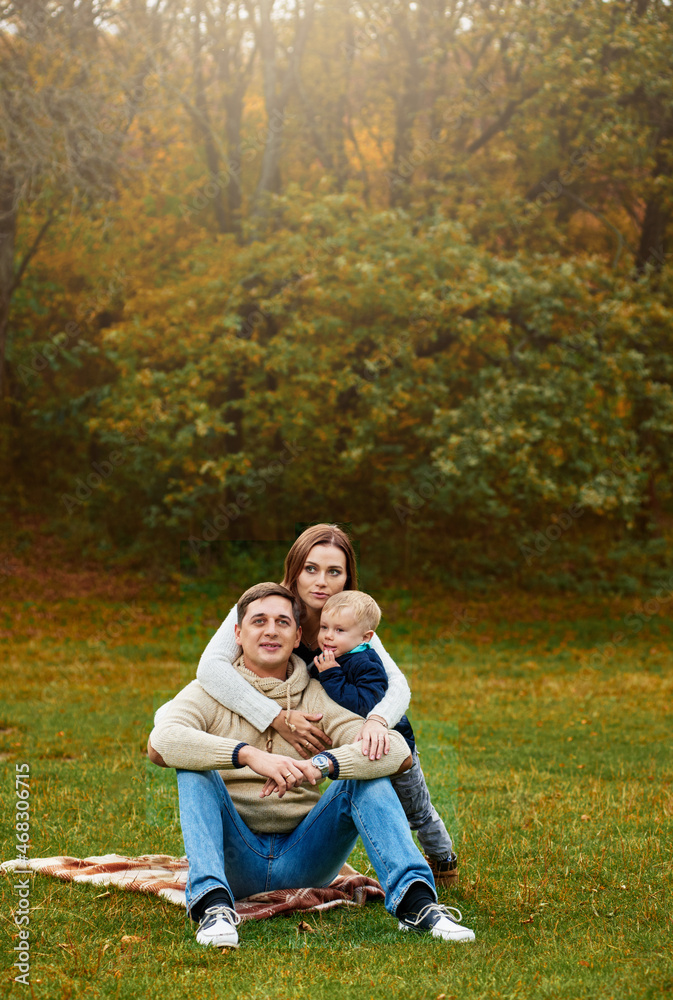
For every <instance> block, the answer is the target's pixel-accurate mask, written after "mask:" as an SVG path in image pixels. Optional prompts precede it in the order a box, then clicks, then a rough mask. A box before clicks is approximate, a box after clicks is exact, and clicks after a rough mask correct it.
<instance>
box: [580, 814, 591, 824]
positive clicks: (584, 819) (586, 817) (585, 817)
mask: <svg viewBox="0 0 673 1000" xmlns="http://www.w3.org/2000/svg"><path fill="white" fill-rule="evenodd" d="M580 819H581V820H583V821H584V822H585V823H586V821H587V820H588V819H591V817H590V816H589V813H582V815H581V816H580Z"/></svg>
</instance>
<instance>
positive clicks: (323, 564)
mask: <svg viewBox="0 0 673 1000" xmlns="http://www.w3.org/2000/svg"><path fill="white" fill-rule="evenodd" d="M345 586H346V556H345V555H344V553H343V552H342V550H341V549H340V548H339V547H338V545H314V546H313V548H312V549H311V550H310V551H309V554H308V555H307V557H306V562H305V563H304V568H303V569H302V571H301V573H300V574H299V576H298V577H297V593H298V594H299V597H300V598H301V600H302V601H303V602H304V604H305V605H306V606H307V607H309V608H313V609H314V610H315V611H322V609H323V605H324V604H325V601H326V600H327V598H328V597H331V596H332V594H338V593H340V591H342V590H343V589H344V587H345Z"/></svg>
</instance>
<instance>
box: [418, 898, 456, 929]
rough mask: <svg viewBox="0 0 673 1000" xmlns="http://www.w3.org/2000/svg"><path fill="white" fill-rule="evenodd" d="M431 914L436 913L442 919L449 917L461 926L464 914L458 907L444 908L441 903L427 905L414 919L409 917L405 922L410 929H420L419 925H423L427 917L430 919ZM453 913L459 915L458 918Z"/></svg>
mask: <svg viewBox="0 0 673 1000" xmlns="http://www.w3.org/2000/svg"><path fill="white" fill-rule="evenodd" d="M449 911H452V912H449ZM431 913H436V914H438V916H440V917H448V918H449V920H451V921H453V923H454V924H459V923H460V922H461V921H462V919H463V914H462V913H461V912H460V910H459V909H458V907H457V906H442V905H441V903H427V904H426V905H425V906H424V907H423V909H422V910H419V912H418V913H417V914H416V916H415V917H413V919H412V917H411V915H409V916H406V917H405V918H404V922H405V923H406V924H409V926H410V927H418V925H419V924H421V923H422V922H423V921H424V920H425V918H426V917H429V916H430V914H431ZM453 913H457V914H458V916H457V917H454V916H453Z"/></svg>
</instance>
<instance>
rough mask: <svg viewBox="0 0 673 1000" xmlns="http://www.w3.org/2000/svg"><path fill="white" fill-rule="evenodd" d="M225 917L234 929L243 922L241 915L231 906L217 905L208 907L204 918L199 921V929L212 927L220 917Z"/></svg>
mask: <svg viewBox="0 0 673 1000" xmlns="http://www.w3.org/2000/svg"><path fill="white" fill-rule="evenodd" d="M220 916H221V917H224V919H225V920H227V921H228V922H229V923H230V924H231V925H232V927H238V925H239V924H240V922H241V919H242V918H241V915H240V913H237V912H236V910H233V909H232V908H231V906H227V904H226V903H216V904H215V905H214V906H207V907H206V909H205V910H204V912H203V916H202V917H201V919H200V920H199V928H200V929H201V928H202V929H205V928H207V927H210V926H211V925H212V924H213V923H214V922H215V921H216V920H217V918H218V917H220Z"/></svg>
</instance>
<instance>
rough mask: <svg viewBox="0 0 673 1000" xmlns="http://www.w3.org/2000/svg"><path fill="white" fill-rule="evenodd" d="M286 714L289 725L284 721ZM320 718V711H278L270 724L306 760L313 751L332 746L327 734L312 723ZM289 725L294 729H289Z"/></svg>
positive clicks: (318, 751)
mask: <svg viewBox="0 0 673 1000" xmlns="http://www.w3.org/2000/svg"><path fill="white" fill-rule="evenodd" d="M286 716H287V717H288V718H289V720H290V725H288V723H287V721H286ZM321 719H322V712H314V713H311V712H297V711H292V712H289V713H288V712H285V711H280V712H279V713H278V715H277V716H276V718H275V719H274V720H273V722H272V723H271V725H272V727H273V728H274V729H275V730H276V732H277V733H278V734H279V736H282V737H283V739H284V740H285V742H286V743H289V744H290V746H293V747H294V748H295V750H297V751H298V753H300V754H301V755H302V757H303V758H304V760H308V758H309V757H312V756H313V754H314V753H320V751H321V750H324V749H325V748H326V747H331V746H332V741H331V739H330V738H329V736H327V734H326V733H324V732H323V731H322V729H320V728H319V727H318V726H314V725H313V723H314V722H320V720H321ZM291 726H293V727H294V729H291V728H290V727H291Z"/></svg>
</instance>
